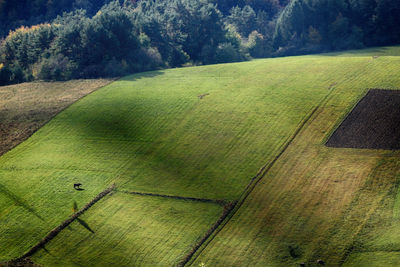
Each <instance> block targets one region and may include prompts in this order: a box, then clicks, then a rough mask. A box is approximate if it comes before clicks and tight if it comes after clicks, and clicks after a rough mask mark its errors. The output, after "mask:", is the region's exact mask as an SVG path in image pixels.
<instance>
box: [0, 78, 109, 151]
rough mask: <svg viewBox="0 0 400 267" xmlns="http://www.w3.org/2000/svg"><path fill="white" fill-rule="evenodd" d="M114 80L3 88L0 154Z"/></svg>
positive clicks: (0, 88)
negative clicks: (73, 104) (62, 111)
mask: <svg viewBox="0 0 400 267" xmlns="http://www.w3.org/2000/svg"><path fill="white" fill-rule="evenodd" d="M110 82H112V80H105V79H94V80H72V81H66V82H31V83H22V84H16V85H9V86H2V87H0V155H2V154H4V153H5V152H7V151H8V150H10V149H12V148H13V147H14V146H16V145H18V144H19V143H21V142H22V141H24V140H26V139H27V138H28V137H29V136H31V135H32V134H33V133H34V132H35V131H36V130H38V129H39V128H40V127H42V126H43V125H44V124H45V123H46V122H48V121H49V120H50V119H51V118H52V117H54V116H55V115H56V114H57V113H59V112H60V111H61V110H63V109H65V108H66V107H68V106H69V105H71V104H72V103H74V102H75V101H76V100H78V99H79V98H81V97H83V96H85V95H87V94H89V93H91V92H93V91H94V90H96V89H98V88H100V87H102V86H105V85H107V84H109V83H110Z"/></svg>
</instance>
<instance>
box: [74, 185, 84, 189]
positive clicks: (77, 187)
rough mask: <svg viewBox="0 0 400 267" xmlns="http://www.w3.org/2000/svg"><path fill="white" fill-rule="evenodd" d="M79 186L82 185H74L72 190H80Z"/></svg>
mask: <svg viewBox="0 0 400 267" xmlns="http://www.w3.org/2000/svg"><path fill="white" fill-rule="evenodd" d="M81 185H82V184H74V188H75V189H76V190H79V189H81Z"/></svg>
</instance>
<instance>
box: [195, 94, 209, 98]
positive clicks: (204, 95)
mask: <svg viewBox="0 0 400 267" xmlns="http://www.w3.org/2000/svg"><path fill="white" fill-rule="evenodd" d="M208 95H209V93H206V94H202V95H199V96H197V97H198V98H199V99H203V98H204V97H206V96H208Z"/></svg>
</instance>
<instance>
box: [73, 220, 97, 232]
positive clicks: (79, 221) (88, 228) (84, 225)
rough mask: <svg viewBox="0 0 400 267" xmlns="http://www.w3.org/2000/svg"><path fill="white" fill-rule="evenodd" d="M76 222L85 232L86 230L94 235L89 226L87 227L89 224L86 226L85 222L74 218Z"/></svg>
mask: <svg viewBox="0 0 400 267" xmlns="http://www.w3.org/2000/svg"><path fill="white" fill-rule="evenodd" d="M76 221H77V222H78V223H79V224H80V225H82V226H83V227H85V228H86V230H88V231H89V232H91V233H92V234H94V231H93V230H92V228H90V226H89V224H88V223H87V222H85V221H84V220H82V219H79V218H76Z"/></svg>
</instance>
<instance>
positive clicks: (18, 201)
mask: <svg viewBox="0 0 400 267" xmlns="http://www.w3.org/2000/svg"><path fill="white" fill-rule="evenodd" d="M0 194H4V195H5V196H6V197H8V198H9V199H11V200H12V201H14V202H15V204H16V205H17V206H21V207H22V208H24V209H25V210H27V211H28V212H30V213H32V214H33V215H35V216H36V217H37V218H39V219H40V220H41V221H45V220H44V219H43V218H42V217H41V216H40V215H39V213H38V212H37V211H36V210H35V209H34V208H33V207H32V206H30V205H29V204H28V203H26V202H25V201H24V200H23V199H22V198H20V197H18V196H17V195H16V194H14V193H13V192H11V191H10V190H8V189H7V188H6V187H5V186H4V185H1V184H0Z"/></svg>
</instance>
